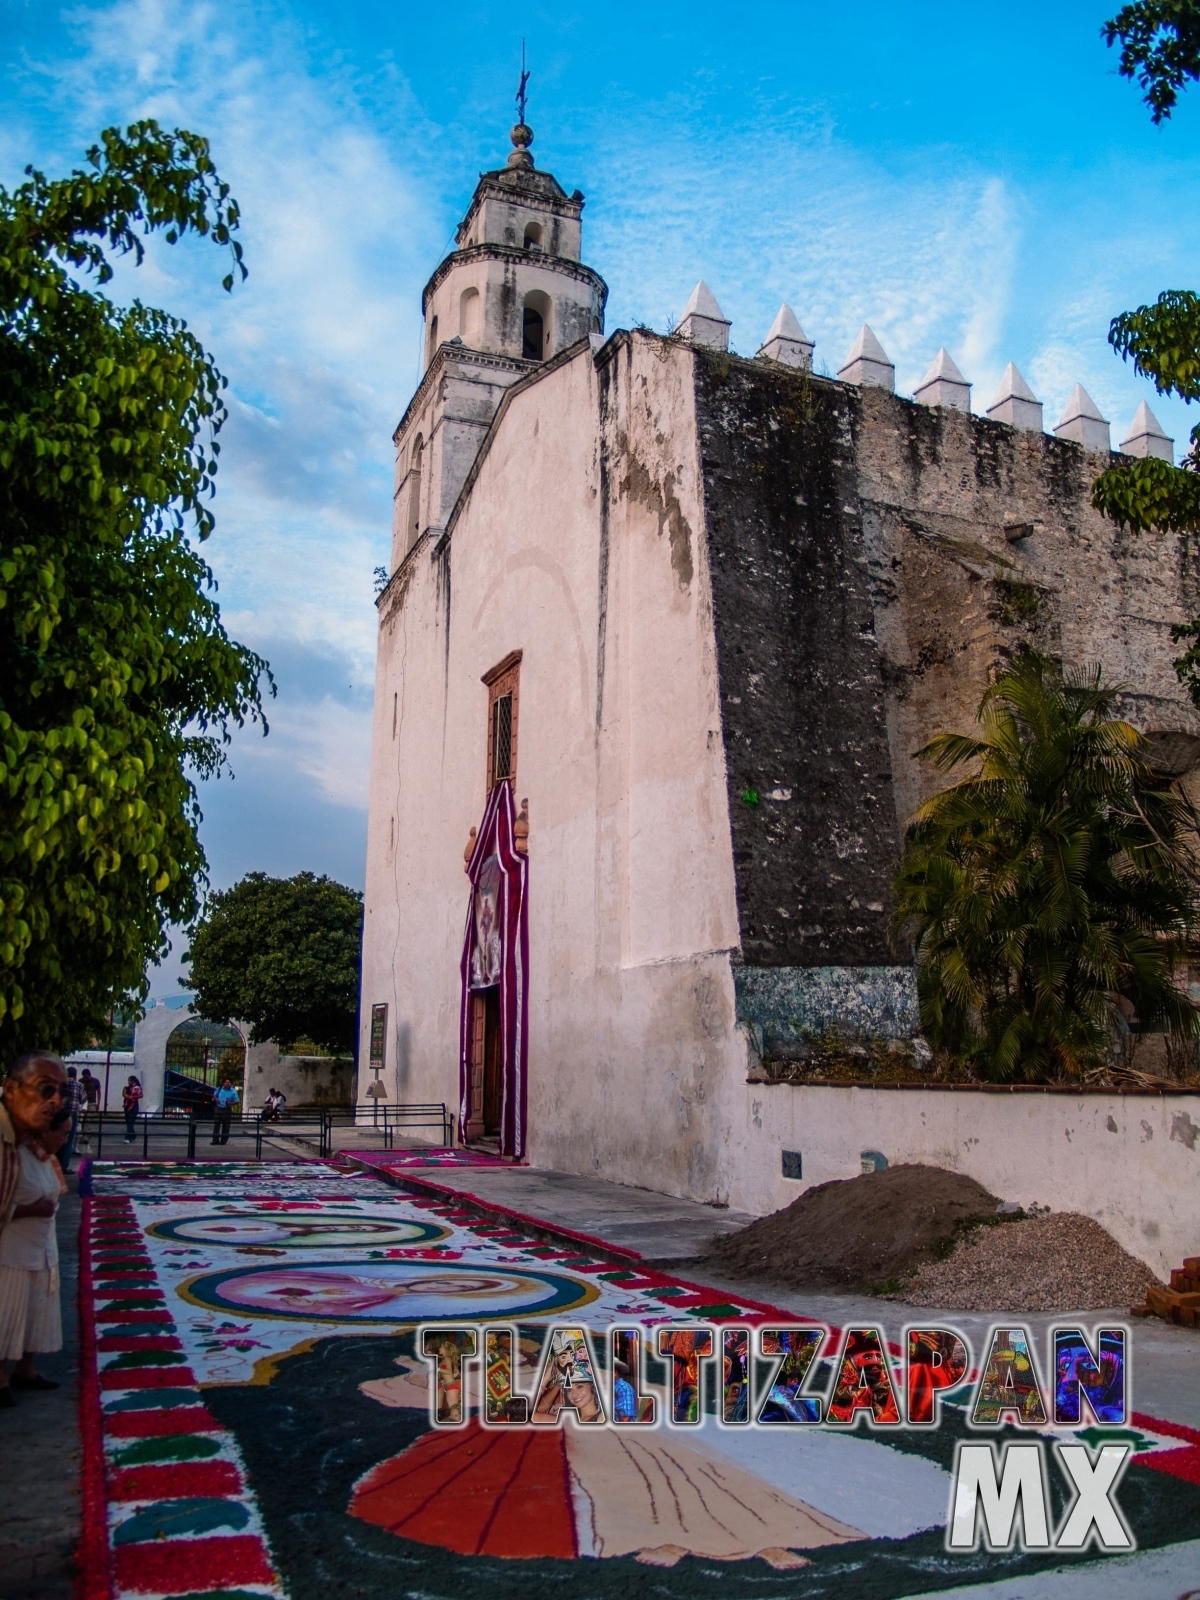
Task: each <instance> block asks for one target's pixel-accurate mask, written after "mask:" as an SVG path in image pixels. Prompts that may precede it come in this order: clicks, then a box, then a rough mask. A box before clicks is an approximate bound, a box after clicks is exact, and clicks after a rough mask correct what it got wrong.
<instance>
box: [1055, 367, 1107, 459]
mask: <svg viewBox="0 0 1200 1600" xmlns="http://www.w3.org/2000/svg"><path fill="white" fill-rule="evenodd" d="M1054 433H1055V437H1056V438H1059V439H1073V440H1074V441H1075V443H1076V444H1081V445H1082V446H1083V448H1084V449H1085V450H1097V451H1109V450H1111V449H1112V442H1111V440H1110V439H1109V436H1108V423H1107V422H1106V421H1105V419H1104V418H1103V417H1102V416H1101V415H1100V412H1099V410H1098V408H1097V406H1096V402H1095V401H1094V400H1093V399H1092V397H1091V395H1090V394H1089V393H1088V392H1087V390H1086V389H1085V388H1084V387H1083V385H1082V384H1081V383H1077V384H1076V385H1075V387H1074V388H1073V389H1072V390H1071V398H1070V399H1069V400H1068V401H1067V407H1066V410H1065V411H1064V412H1063V414H1062V416H1061V417H1060V418H1059V419H1058V426H1057V427H1056V428H1055V430H1054Z"/></svg>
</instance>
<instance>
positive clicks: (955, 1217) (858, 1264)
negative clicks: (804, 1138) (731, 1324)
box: [709, 1163, 1005, 1289]
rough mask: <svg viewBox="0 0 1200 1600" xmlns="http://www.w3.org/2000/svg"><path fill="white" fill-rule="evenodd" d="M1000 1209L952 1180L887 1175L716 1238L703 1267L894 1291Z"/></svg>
mask: <svg viewBox="0 0 1200 1600" xmlns="http://www.w3.org/2000/svg"><path fill="white" fill-rule="evenodd" d="M999 1203H1000V1202H999V1201H998V1200H997V1199H996V1197H995V1195H993V1194H989V1193H988V1191H987V1190H986V1189H985V1188H984V1187H983V1185H982V1184H981V1183H976V1181H975V1179H974V1178H967V1177H964V1176H963V1175H962V1174H961V1173H958V1172H947V1171H945V1170H944V1169H943V1168H941V1167H926V1166H921V1165H917V1164H915V1163H914V1164H911V1165H906V1166H899V1167H885V1168H884V1170H883V1171H882V1172H869V1173H864V1174H862V1175H861V1176H860V1177H857V1178H842V1179H835V1180H834V1181H833V1182H832V1183H821V1184H818V1185H817V1186H816V1187H815V1188H813V1189H806V1190H805V1192H804V1193H803V1194H802V1195H800V1196H799V1197H798V1198H797V1199H795V1200H793V1201H792V1203H791V1205H790V1206H785V1207H784V1209H783V1210H782V1211H776V1212H773V1213H772V1214H771V1215H770V1216H769V1217H760V1218H759V1220H758V1221H757V1222H752V1223H750V1225H749V1227H746V1228H742V1229H741V1230H740V1231H739V1232H737V1233H731V1234H726V1235H724V1236H723V1237H722V1238H720V1239H717V1240H714V1242H713V1244H712V1247H711V1250H710V1254H709V1260H710V1261H711V1262H712V1264H713V1266H714V1267H715V1268H717V1269H718V1270H720V1271H722V1272H725V1273H729V1274H730V1275H732V1276H734V1277H743V1278H762V1279H766V1280H768V1281H770V1282H774V1283H780V1284H786V1285H787V1286H788V1287H789V1288H796V1289H822V1288H823V1289H863V1288H867V1287H871V1286H876V1285H883V1284H887V1283H895V1282H896V1281H897V1280H899V1279H903V1278H904V1277H906V1276H907V1275H908V1274H909V1273H910V1272H911V1271H912V1270H913V1269H914V1268H915V1267H917V1266H919V1265H921V1264H922V1263H923V1262H925V1261H927V1260H929V1259H931V1258H932V1257H934V1256H936V1255H938V1254H946V1253H947V1252H948V1251H949V1250H950V1249H951V1248H952V1247H953V1243H954V1241H955V1240H956V1239H957V1238H958V1237H959V1236H960V1234H961V1233H962V1230H963V1229H964V1228H965V1227H968V1226H969V1225H970V1224H971V1223H972V1222H976V1221H979V1220H982V1219H984V1218H991V1217H994V1216H995V1215H996V1212H997V1208H998V1206H999ZM1001 1231H1005V1230H1001Z"/></svg>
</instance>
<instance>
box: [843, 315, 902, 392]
mask: <svg viewBox="0 0 1200 1600" xmlns="http://www.w3.org/2000/svg"><path fill="white" fill-rule="evenodd" d="M838 377H839V378H840V379H841V380H842V382H843V383H857V384H862V385H865V386H871V387H874V388H877V389H894V388H895V387H896V368H895V366H894V364H893V363H892V361H891V360H890V359H889V357H888V353H887V351H886V350H885V349H884V348H883V346H882V345H881V344H880V342H879V340H878V339H877V338H876V337H875V335H874V334H873V333H872V332H871V329H870V328H869V327H868V326H867V324H866V323H865V322H864V323H863V325H862V327H861V328H860V329H859V330H858V338H857V339H855V341H854V344H853V346H852V347H851V350H850V354H849V355H848V356H847V357H846V362H845V365H844V366H843V367H841V368H840V369H839V371H838Z"/></svg>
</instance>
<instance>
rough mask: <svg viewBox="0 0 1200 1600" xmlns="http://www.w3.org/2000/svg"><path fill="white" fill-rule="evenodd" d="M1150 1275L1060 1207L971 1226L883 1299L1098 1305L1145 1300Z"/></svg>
mask: <svg viewBox="0 0 1200 1600" xmlns="http://www.w3.org/2000/svg"><path fill="white" fill-rule="evenodd" d="M1157 1281H1158V1280H1157V1279H1156V1278H1155V1276H1154V1274H1153V1273H1152V1272H1151V1270H1150V1268H1149V1267H1148V1266H1147V1265H1146V1264H1145V1262H1144V1261H1138V1260H1136V1259H1135V1258H1134V1257H1133V1256H1131V1255H1129V1253H1128V1252H1127V1251H1125V1250H1122V1248H1121V1246H1120V1245H1119V1244H1118V1243H1117V1241H1116V1240H1115V1239H1114V1238H1113V1237H1112V1235H1111V1234H1110V1233H1106V1232H1105V1230H1104V1229H1103V1228H1102V1227H1101V1226H1100V1224H1099V1223H1098V1222H1094V1221H1093V1220H1092V1218H1091V1217H1081V1216H1077V1215H1076V1214H1075V1213H1073V1212H1070V1211H1061V1212H1055V1213H1054V1214H1053V1215H1052V1216H1048V1217H1021V1218H1019V1219H1018V1220H1016V1221H1014V1222H1011V1223H1008V1224H1006V1225H1005V1226H1004V1227H1003V1228H979V1229H977V1230H975V1231H974V1232H972V1233H970V1234H968V1235H967V1236H966V1237H965V1238H963V1239H962V1240H960V1242H959V1243H958V1244H957V1245H956V1247H955V1249H954V1250H953V1252H952V1253H951V1254H950V1255H949V1256H947V1257H946V1259H945V1260H943V1261H929V1262H926V1263H925V1264H924V1265H922V1266H920V1267H919V1268H918V1269H917V1274H916V1278H915V1279H914V1281H913V1282H912V1284H911V1285H907V1284H906V1285H905V1287H904V1288H903V1289H902V1290H900V1291H899V1292H898V1293H896V1294H894V1295H891V1296H889V1298H890V1299H893V1300H906V1301H907V1302H908V1303H909V1305H914V1306H940V1307H941V1308H943V1309H944V1310H948V1311H1100V1310H1103V1309H1105V1308H1106V1307H1108V1306H1131V1305H1134V1304H1135V1303H1136V1302H1138V1301H1141V1300H1144V1299H1145V1296H1146V1290H1147V1288H1148V1287H1149V1286H1150V1285H1151V1284H1154V1283H1157Z"/></svg>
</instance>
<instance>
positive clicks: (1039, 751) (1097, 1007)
mask: <svg viewBox="0 0 1200 1600" xmlns="http://www.w3.org/2000/svg"><path fill="white" fill-rule="evenodd" d="M1119 692H1120V691H1119V689H1117V688H1113V687H1104V686H1103V685H1102V684H1101V679H1100V671H1099V669H1098V668H1096V669H1093V670H1090V671H1088V672H1086V673H1080V674H1076V675H1071V676H1068V677H1066V678H1065V679H1064V677H1063V676H1062V674H1061V673H1060V672H1059V671H1058V669H1056V668H1055V667H1053V666H1052V665H1051V663H1050V662H1048V661H1047V660H1046V659H1045V658H1043V657H1041V656H1039V655H1036V654H1034V653H1032V652H1031V653H1029V654H1028V655H1026V656H1023V657H1022V658H1021V659H1020V660H1019V661H1018V662H1017V663H1016V664H1015V665H1013V666H1012V667H1010V668H1009V669H1008V670H1007V671H1006V672H1004V673H1003V674H1002V675H1001V676H1000V677H998V678H997V679H996V681H995V682H994V683H993V684H992V685H991V687H990V688H989V689H988V690H987V692H986V693H985V694H984V696H983V699H982V701H981V703H980V707H979V730H978V732H976V733H974V734H966V733H943V734H939V735H938V737H937V738H935V739H932V740H931V741H930V742H929V744H927V745H926V746H925V748H924V749H923V750H920V751H918V759H920V760H922V761H926V762H929V763H930V764H931V765H932V766H933V767H935V768H936V769H937V770H938V771H939V772H952V771H954V770H956V769H958V768H961V767H967V768H968V769H970V770H969V774H968V775H967V776H965V777H962V778H961V779H960V780H959V781H958V782H957V783H955V784H953V785H952V786H951V787H950V788H948V789H945V790H944V791H943V792H942V793H940V794H937V795H935V796H934V797H933V798H932V799H931V800H928V801H927V802H926V803H925V805H923V806H922V807H921V809H920V810H919V811H918V812H917V814H916V817H915V819H914V823H913V826H912V828H911V829H910V832H909V837H908V840H907V842H906V846H905V850H904V854H903V857H902V859H901V863H900V867H899V870H898V873H897V876H896V882H895V896H896V910H895V914H894V924H893V926H894V931H895V932H896V934H897V935H899V934H900V933H902V932H905V933H907V934H908V935H909V936H910V937H911V938H912V939H913V942H914V945H915V951H916V962H917V981H918V990H919V995H920V1006H921V1024H922V1027H923V1029H924V1031H925V1033H926V1036H927V1037H928V1039H929V1042H930V1043H931V1044H932V1045H933V1046H934V1048H935V1049H944V1050H948V1051H950V1052H951V1053H953V1054H955V1055H958V1056H959V1057H961V1058H963V1059H965V1060H968V1061H971V1062H972V1063H973V1064H974V1065H975V1066H976V1068H977V1070H978V1071H979V1072H980V1074H981V1075H982V1076H983V1077H985V1078H988V1079H996V1080H1006V1079H1025V1080H1029V1081H1043V1080H1061V1079H1070V1078H1075V1077H1078V1076H1079V1075H1080V1074H1081V1073H1083V1072H1084V1071H1086V1070H1088V1069H1089V1068H1092V1067H1094V1066H1096V1065H1097V1064H1098V1063H1099V1061H1100V1060H1101V1058H1102V1056H1103V1054H1104V1052H1105V1050H1106V1048H1107V1047H1108V1046H1109V1044H1110V1041H1111V1039H1112V1037H1113V1030H1114V1028H1117V1027H1119V1024H1118V1022H1117V1013H1118V1011H1119V1010H1120V1009H1121V1003H1122V1001H1124V1002H1126V1006H1127V1007H1132V1010H1133V1011H1134V1012H1135V1013H1136V1018H1137V1021H1138V1023H1139V1024H1140V1026H1142V1027H1143V1028H1154V1029H1161V1030H1163V1031H1166V1032H1169V1033H1173V1034H1175V1035H1177V1036H1182V1037H1195V1036H1196V1035H1197V1034H1198V1033H1200V1019H1198V1016H1197V1012H1196V1010H1195V1008H1194V1007H1193V1006H1192V1004H1191V1003H1190V1001H1189V1000H1188V999H1187V998H1186V996H1185V995H1184V994H1183V993H1182V992H1181V990H1180V989H1179V987H1178V986H1177V984H1176V982H1175V972H1176V970H1177V967H1178V964H1179V962H1180V960H1181V958H1182V957H1183V955H1184V952H1185V949H1186V943H1187V939H1188V937H1189V935H1190V934H1191V932H1192V931H1193V929H1194V926H1195V918H1196V910H1197V878H1196V866H1195V860H1194V857H1193V853H1192V851H1193V846H1194V844H1195V839H1196V827H1197V824H1198V822H1200V818H1197V816H1196V813H1195V812H1194V810H1193V809H1192V807H1191V805H1190V803H1189V802H1188V801H1187V800H1186V799H1184V798H1183V797H1182V796H1181V795H1180V794H1179V793H1178V792H1177V791H1176V790H1175V789H1174V788H1173V787H1172V785H1171V783H1170V780H1169V779H1167V778H1165V777H1163V776H1162V775H1161V774H1159V773H1157V772H1155V771H1154V770H1153V769H1152V768H1151V766H1150V765H1149V764H1148V761H1147V746H1146V741H1145V739H1144V738H1143V737H1142V735H1141V734H1139V733H1138V732H1137V730H1136V729H1135V728H1133V727H1132V726H1131V725H1130V724H1129V723H1128V722H1124V721H1121V720H1120V719H1118V718H1116V717H1114V716H1113V715H1112V712H1113V707H1114V702H1115V701H1116V698H1117V695H1118V694H1119Z"/></svg>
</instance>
